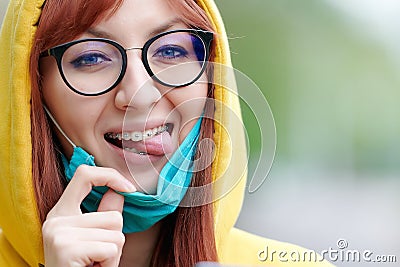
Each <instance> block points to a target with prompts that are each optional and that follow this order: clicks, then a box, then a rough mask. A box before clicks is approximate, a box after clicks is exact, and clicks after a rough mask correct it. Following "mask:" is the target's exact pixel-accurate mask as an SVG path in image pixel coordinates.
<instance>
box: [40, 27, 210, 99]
mask: <svg viewBox="0 0 400 267" xmlns="http://www.w3.org/2000/svg"><path fill="white" fill-rule="evenodd" d="M177 32H187V33H190V34H193V35H196V36H198V37H200V39H201V40H202V42H203V44H204V47H205V55H204V64H203V66H202V69H201V71H200V72H199V74H198V76H197V77H196V78H194V79H193V80H192V81H191V82H187V83H185V84H182V85H173V84H168V83H165V82H163V81H161V80H160V79H158V78H157V76H156V75H155V74H154V73H153V71H152V70H151V68H150V64H149V62H148V59H147V50H148V49H149V47H150V46H151V45H152V44H153V43H154V42H155V41H156V40H158V39H159V38H161V37H163V36H165V35H168V34H171V33H177ZM213 39H214V34H213V33H212V32H210V31H204V30H198V29H178V30H172V31H166V32H162V33H160V34H157V35H156V36H154V37H152V38H150V39H149V40H147V41H146V43H145V44H144V45H143V47H141V48H140V47H132V48H124V47H123V46H122V45H120V44H119V43H117V42H116V41H113V40H110V39H106V38H86V39H79V40H75V41H71V42H67V43H64V44H61V45H57V46H55V47H52V48H49V49H47V50H46V51H43V52H42V53H40V58H42V57H47V56H53V57H54V58H55V60H56V62H57V67H58V70H59V72H60V75H61V77H62V79H63V81H64V83H65V84H66V85H67V86H68V87H69V88H70V89H71V90H72V91H74V92H75V93H77V94H80V95H84V96H98V95H102V94H105V93H108V92H109V91H111V90H112V89H114V88H115V87H116V86H117V85H118V84H119V83H120V82H121V80H122V79H123V77H124V75H125V72H126V68H127V64H128V56H127V54H126V51H128V50H134V49H139V50H142V56H141V59H142V62H143V65H144V67H145V69H146V71H147V73H148V74H149V75H150V77H151V78H152V79H153V80H155V81H157V82H158V83H160V84H161V85H164V86H168V87H174V88H180V87H184V86H188V85H191V84H193V83H194V82H196V81H197V80H198V79H199V78H200V77H201V75H202V74H203V73H204V71H205V69H206V67H207V62H208V59H209V56H210V47H211V43H212V40H213ZM88 41H101V42H105V43H108V44H111V45H113V46H114V47H116V48H117V49H118V50H119V52H120V53H121V56H122V66H121V71H120V74H119V77H118V79H117V80H116V81H115V82H114V84H112V85H111V86H110V87H109V88H107V89H105V90H103V91H100V92H97V93H84V92H81V91H78V90H76V89H75V88H74V87H73V86H72V85H71V84H70V83H69V82H68V80H67V79H66V77H65V75H64V72H63V69H62V57H63V55H64V53H65V51H67V49H68V48H70V47H71V46H73V45H75V44H78V43H82V42H88Z"/></svg>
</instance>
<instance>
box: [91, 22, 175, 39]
mask: <svg viewBox="0 0 400 267" xmlns="http://www.w3.org/2000/svg"><path fill="white" fill-rule="evenodd" d="M177 23H182V20H181V19H179V18H174V19H172V20H170V21H167V22H166V23H163V24H162V25H160V26H158V27H156V28H154V29H153V30H152V31H150V32H149V34H148V35H147V38H148V39H149V38H151V37H153V36H155V35H157V34H159V33H162V32H165V31H167V30H169V29H170V28H172V27H173V26H175V25H176V24H177ZM86 32H87V33H88V34H90V35H93V36H94V37H97V38H106V39H112V40H115V39H116V38H115V36H114V35H113V34H111V33H108V32H107V31H103V30H97V29H95V28H89V29H88V30H87V31H86Z"/></svg>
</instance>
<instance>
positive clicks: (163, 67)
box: [40, 29, 213, 96]
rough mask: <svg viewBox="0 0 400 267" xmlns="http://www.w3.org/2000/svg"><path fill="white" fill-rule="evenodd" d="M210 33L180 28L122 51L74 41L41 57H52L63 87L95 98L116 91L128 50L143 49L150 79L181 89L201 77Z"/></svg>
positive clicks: (104, 43) (108, 44) (107, 43)
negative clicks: (140, 45)
mask: <svg viewBox="0 0 400 267" xmlns="http://www.w3.org/2000/svg"><path fill="white" fill-rule="evenodd" d="M212 40H213V33H212V32H208V31H203V30H195V29H183V30H173V31H168V32H163V33H161V34H158V35H156V36H154V37H152V38H151V39H150V40H148V41H147V42H146V43H145V44H144V46H143V47H131V48H124V47H122V46H121V45H120V44H118V43H117V42H115V41H112V40H109V39H103V38H89V39H81V40H75V41H72V42H68V43H65V44H62V45H58V46H55V47H53V48H50V49H48V50H46V51H44V52H42V53H41V54H40V57H46V56H53V57H54V58H55V59H56V61H57V66H58V70H59V72H60V74H61V77H62V79H63V80H64V82H65V84H66V85H67V86H68V87H69V88H70V89H72V90H73V91H74V92H76V93H78V94H80V95H85V96H96V95H101V94H105V93H107V92H109V91H110V90H112V89H113V88H115V87H116V86H117V85H118V83H119V82H120V81H121V80H122V78H123V77H124V75H125V72H126V68H127V62H128V61H127V54H126V52H127V51H129V50H136V49H138V50H142V62H143V65H144V67H145V69H146V71H147V73H148V74H149V75H150V77H152V78H153V80H155V81H157V82H158V83H160V84H162V85H165V86H169V87H183V86H187V85H190V84H192V83H194V82H195V81H197V80H198V79H199V78H200V76H201V75H202V74H203V72H204V70H205V68H206V65H207V60H208V57H209V55H210V51H209V50H210V45H211V41H212Z"/></svg>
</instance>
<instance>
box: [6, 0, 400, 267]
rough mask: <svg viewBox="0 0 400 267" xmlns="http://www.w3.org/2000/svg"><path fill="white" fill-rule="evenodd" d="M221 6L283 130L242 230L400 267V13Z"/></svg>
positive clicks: (395, 4) (356, 5) (386, 0)
mask: <svg viewBox="0 0 400 267" xmlns="http://www.w3.org/2000/svg"><path fill="white" fill-rule="evenodd" d="M6 2H7V1H5V0H0V8H1V12H2V13H3V12H4V10H5V3H6ZM216 3H217V6H218V7H219V8H220V11H221V13H222V16H223V18H224V21H225V23H226V28H227V32H228V36H229V39H230V44H231V50H232V53H231V56H232V60H233V63H234V67H235V68H237V69H238V70H239V71H241V72H243V73H245V74H246V75H248V76H249V77H250V78H251V79H252V80H253V81H254V82H255V83H256V84H257V85H258V87H259V88H260V89H261V90H262V92H263V94H264V96H265V97H266V99H267V100H268V103H269V105H270V107H271V109H272V112H273V115H274V118H275V123H276V130H277V150H276V157H275V161H274V164H273V166H272V169H271V172H270V174H269V176H268V179H267V180H266V181H265V183H264V184H263V185H262V187H261V188H260V189H259V190H258V191H256V192H255V193H252V194H250V193H246V198H245V202H244V206H243V210H242V214H241V216H240V217H239V220H238V222H237V226H238V227H241V228H244V229H246V230H248V231H251V232H254V233H257V234H261V235H264V236H267V237H270V238H274V239H279V240H283V241H287V242H292V243H296V244H299V245H302V246H305V247H308V248H310V249H315V250H316V251H320V250H323V249H328V248H329V247H333V248H336V241H337V240H338V239H339V238H344V239H346V240H347V241H348V243H349V248H350V249H359V250H363V249H369V250H372V251H373V252H374V253H375V254H383V255H385V254H391V255H392V254H395V255H397V259H398V261H400V252H399V248H400V230H399V227H398V226H399V225H400V212H399V211H400V210H399V207H398V204H397V203H399V202H400V197H399V196H398V195H399V191H400V190H399V189H400V180H399V178H398V174H399V173H400V164H399V163H400V141H399V137H400V106H399V104H398V101H399V99H400V75H398V74H399V70H400V45H399V44H400V26H399V25H400V1H397V0H248V1H239V0H216ZM0 15H1V14H0ZM239 90H246V88H239ZM244 119H245V124H246V127H247V129H248V132H249V135H250V140H251V142H250V145H251V159H252V160H253V161H251V162H250V173H252V172H253V171H254V159H257V155H258V154H259V147H260V139H259V138H258V135H259V131H258V129H257V124H256V121H254V119H253V116H252V114H251V110H249V109H248V108H245V109H244ZM261 164H263V163H262V162H261ZM260 249H262V248H260ZM255 257H256V255H255ZM335 264H336V265H337V266H365V263H363V262H361V263H346V262H336V263H335ZM371 266H372V265H371ZM385 266H396V264H389V263H387V264H385Z"/></svg>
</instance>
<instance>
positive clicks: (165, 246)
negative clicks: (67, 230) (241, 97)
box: [30, 0, 217, 267]
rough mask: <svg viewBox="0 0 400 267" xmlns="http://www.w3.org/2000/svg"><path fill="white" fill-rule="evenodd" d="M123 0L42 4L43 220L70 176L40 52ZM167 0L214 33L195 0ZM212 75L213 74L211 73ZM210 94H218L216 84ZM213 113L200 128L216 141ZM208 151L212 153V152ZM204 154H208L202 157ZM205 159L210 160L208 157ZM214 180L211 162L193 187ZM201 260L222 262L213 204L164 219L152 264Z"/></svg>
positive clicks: (39, 179) (34, 111)
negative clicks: (47, 106)
mask: <svg viewBox="0 0 400 267" xmlns="http://www.w3.org/2000/svg"><path fill="white" fill-rule="evenodd" d="M122 1H123V0H117V1H114V0H102V1H99V0H84V1H78V0H74V1H55V0H54V1H53V0H46V1H45V4H44V6H43V9H42V14H41V17H40V20H39V22H38V25H37V26H38V27H37V32H36V35H35V38H34V43H33V47H32V52H31V60H30V76H31V82H32V99H31V101H32V102H31V103H32V104H31V123H32V176H33V183H34V187H35V193H36V201H37V205H38V210H39V216H40V219H41V221H42V222H44V221H45V219H46V216H47V213H48V212H49V211H50V210H51V209H52V207H53V206H54V205H55V204H56V203H57V201H58V200H59V198H60V196H61V195H62V193H63V191H64V189H65V186H66V182H65V181H66V180H65V178H64V175H63V167H62V164H61V163H60V154H59V151H58V150H59V146H58V145H57V139H56V137H55V136H54V134H53V132H52V128H51V126H50V124H49V121H48V119H47V117H46V114H45V112H44V110H43V102H42V94H41V89H40V73H39V64H38V62H39V54H40V52H42V51H44V50H46V49H48V48H50V47H53V46H55V45H58V44H61V43H65V42H68V41H71V40H73V39H74V38H76V37H77V36H79V35H80V34H82V33H83V32H85V31H86V30H87V29H88V28H89V27H90V26H92V25H93V24H96V23H97V22H99V21H100V20H102V19H103V18H105V17H106V16H107V15H108V14H113V12H115V11H116V10H117V9H118V8H119V6H120V5H121V4H122ZM168 3H169V4H170V5H171V7H173V8H174V10H176V11H177V12H178V14H180V15H181V18H182V20H183V22H185V23H186V24H187V25H190V26H192V27H196V28H201V29H205V30H210V31H213V29H212V26H211V23H210V22H209V20H208V18H207V15H206V14H205V12H204V11H203V10H202V9H201V8H200V7H199V6H198V5H197V4H196V3H195V1H194V0H168ZM110 11H111V13H110ZM66 33H67V34H66ZM212 47H213V48H214V45H213V46H212ZM213 50H214V49H212V51H213ZM213 57H214V52H212V53H211V58H210V60H212V58H213ZM209 75H212V74H211V71H210V73H209ZM208 97H209V98H210V99H212V98H213V86H212V85H211V84H210V85H209V90H208ZM213 113H214V107H213V103H212V101H207V104H206V110H205V115H206V116H205V118H204V119H203V122H202V126H201V127H202V128H201V136H200V138H201V139H202V138H210V139H211V138H212V136H213V131H214V129H213V120H212V117H213ZM206 154H208V156H209V157H212V151H210V153H206ZM204 156H205V154H204V152H203V153H202V157H203V159H204ZM204 160H205V161H208V162H209V160H207V159H204ZM211 179H212V178H211V166H208V167H207V168H205V169H204V170H202V171H200V172H197V173H195V174H194V176H193V179H192V184H191V186H196V187H199V186H202V185H206V184H210V183H211ZM210 196H211V192H207V193H206V194H204V195H203V196H199V197H204V198H205V201H204V203H208V202H209V201H207V200H208V199H209V198H210ZM199 261H217V252H216V245H215V236H214V219H213V209H212V204H207V205H203V206H199V207H190V208H185V207H178V209H177V210H176V211H175V212H174V213H173V214H171V215H169V216H168V217H167V218H165V219H164V221H163V226H162V230H161V234H160V238H159V242H158V244H157V246H156V249H155V251H154V253H153V259H152V266H181V267H186V266H193V265H194V264H195V263H196V262H199Z"/></svg>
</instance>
